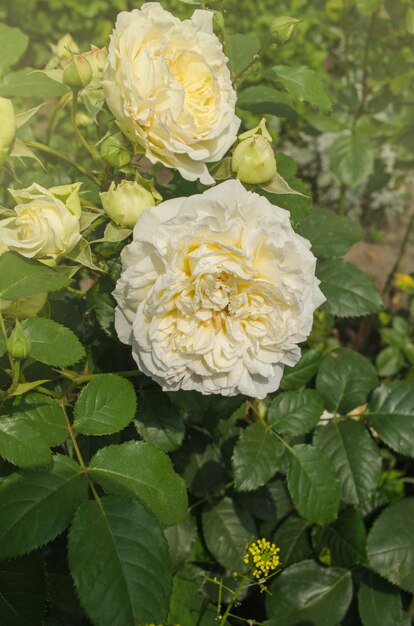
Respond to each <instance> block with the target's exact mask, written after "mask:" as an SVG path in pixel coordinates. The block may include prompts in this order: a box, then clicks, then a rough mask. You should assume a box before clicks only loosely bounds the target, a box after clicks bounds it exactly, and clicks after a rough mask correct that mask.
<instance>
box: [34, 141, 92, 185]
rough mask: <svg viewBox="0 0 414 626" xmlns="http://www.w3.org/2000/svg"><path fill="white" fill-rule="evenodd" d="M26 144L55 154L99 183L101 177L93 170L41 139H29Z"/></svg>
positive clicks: (52, 154)
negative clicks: (90, 170)
mask: <svg viewBox="0 0 414 626" xmlns="http://www.w3.org/2000/svg"><path fill="white" fill-rule="evenodd" d="M26 145H27V146H29V148H35V149H36V150H40V151H41V152H45V153H46V154H50V156H54V157H55V158H56V159H60V160H61V161H64V162H65V163H68V164H69V165H71V166H72V167H74V168H75V169H77V170H78V172H80V173H81V174H83V175H84V176H87V177H88V178H90V179H91V181H92V182H94V183H95V185H99V179H98V178H97V177H96V176H95V175H94V174H92V172H89V171H88V170H87V169H85V168H84V167H83V166H82V165H80V164H79V163H77V162H76V161H72V159H69V158H68V157H66V156H64V155H63V154H61V153H60V152H58V151H57V150H54V149H53V148H50V147H49V146H46V145H45V144H43V143H40V142H39V141H27V142H26Z"/></svg>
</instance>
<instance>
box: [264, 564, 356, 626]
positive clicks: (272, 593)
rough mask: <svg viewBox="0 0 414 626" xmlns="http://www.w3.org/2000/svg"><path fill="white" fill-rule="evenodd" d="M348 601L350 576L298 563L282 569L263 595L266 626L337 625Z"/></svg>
mask: <svg viewBox="0 0 414 626" xmlns="http://www.w3.org/2000/svg"><path fill="white" fill-rule="evenodd" d="M351 598H352V578H351V573H350V572H347V571H346V570H344V569H340V568H339V567H328V568H322V567H320V566H319V565H317V564H316V563H315V562H314V561H302V563H295V564H294V565H291V566H290V567H288V568H287V569H285V570H284V571H283V572H282V573H281V574H280V576H278V577H277V578H276V579H275V580H274V581H273V583H272V584H271V585H270V587H269V593H268V594H267V595H266V601H267V602H266V606H267V614H268V617H269V621H268V623H269V626H299V624H303V626H305V624H309V626H310V624H312V625H315V626H316V624H317V626H337V625H338V624H339V623H340V621H341V620H342V618H343V617H344V615H345V613H346V611H347V609H348V606H349V604H350V602H351Z"/></svg>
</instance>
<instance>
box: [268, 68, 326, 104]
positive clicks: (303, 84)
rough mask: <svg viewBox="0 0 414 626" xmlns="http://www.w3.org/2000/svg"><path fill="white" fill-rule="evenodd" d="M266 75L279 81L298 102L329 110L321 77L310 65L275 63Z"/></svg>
mask: <svg viewBox="0 0 414 626" xmlns="http://www.w3.org/2000/svg"><path fill="white" fill-rule="evenodd" d="M266 75H267V76H268V77H270V78H271V79H272V80H274V81H276V82H277V83H280V84H281V85H282V86H283V87H284V88H285V89H286V91H288V92H289V93H290V94H291V96H293V97H294V98H295V99H296V100H299V101H300V102H303V101H305V102H309V104H313V105H314V106H316V107H318V109H320V110H321V111H322V112H327V111H330V109H331V103H330V100H329V97H328V94H327V92H326V89H325V86H324V84H323V82H322V79H321V77H320V76H319V75H318V74H317V73H316V72H315V70H312V69H311V68H310V67H305V66H301V67H288V66H286V65H275V66H274V67H272V69H271V70H269V71H268V72H266Z"/></svg>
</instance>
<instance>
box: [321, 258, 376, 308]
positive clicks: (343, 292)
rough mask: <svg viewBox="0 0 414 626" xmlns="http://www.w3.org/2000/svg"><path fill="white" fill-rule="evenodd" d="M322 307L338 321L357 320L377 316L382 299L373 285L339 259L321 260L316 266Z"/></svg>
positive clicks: (365, 277) (369, 280) (356, 270)
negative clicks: (363, 316)
mask: <svg viewBox="0 0 414 626" xmlns="http://www.w3.org/2000/svg"><path fill="white" fill-rule="evenodd" d="M316 275H317V277H318V278H319V280H320V281H321V290H322V292H323V294H324V296H325V297H326V300H327V301H326V303H325V304H324V307H325V308H326V309H327V310H328V311H329V313H332V315H337V316H338V317H357V316H359V315H367V314H368V313H376V312H377V311H379V310H380V309H381V308H382V299H381V296H380V294H379V293H378V291H377V290H376V289H375V287H374V285H373V284H372V281H371V279H370V278H368V276H366V275H365V274H364V273H363V272H361V271H360V270H358V269H356V267H353V266H352V265H350V264H349V263H347V262H346V261H342V259H324V260H323V261H319V262H318V263H317V266H316Z"/></svg>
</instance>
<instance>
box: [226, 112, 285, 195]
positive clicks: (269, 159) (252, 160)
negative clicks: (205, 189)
mask: <svg viewBox="0 0 414 626" xmlns="http://www.w3.org/2000/svg"><path fill="white" fill-rule="evenodd" d="M259 133H261V134H259ZM239 139H241V140H242V141H241V142H240V143H239V145H238V146H237V147H236V149H235V151H234V152H233V157H232V160H231V167H232V170H233V172H234V173H235V174H236V176H237V178H238V179H239V180H241V182H242V183H248V184H249V185H258V184H261V183H266V182H268V181H269V180H271V179H272V178H273V177H274V175H275V174H276V171H277V167H276V159H275V155H274V153H273V149H272V146H271V144H270V141H271V139H272V138H271V136H270V134H269V132H268V131H267V129H266V125H265V120H264V119H262V121H261V122H260V124H259V126H257V128H253V129H252V130H249V131H247V132H246V133H243V134H242V135H240V137H239Z"/></svg>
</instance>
